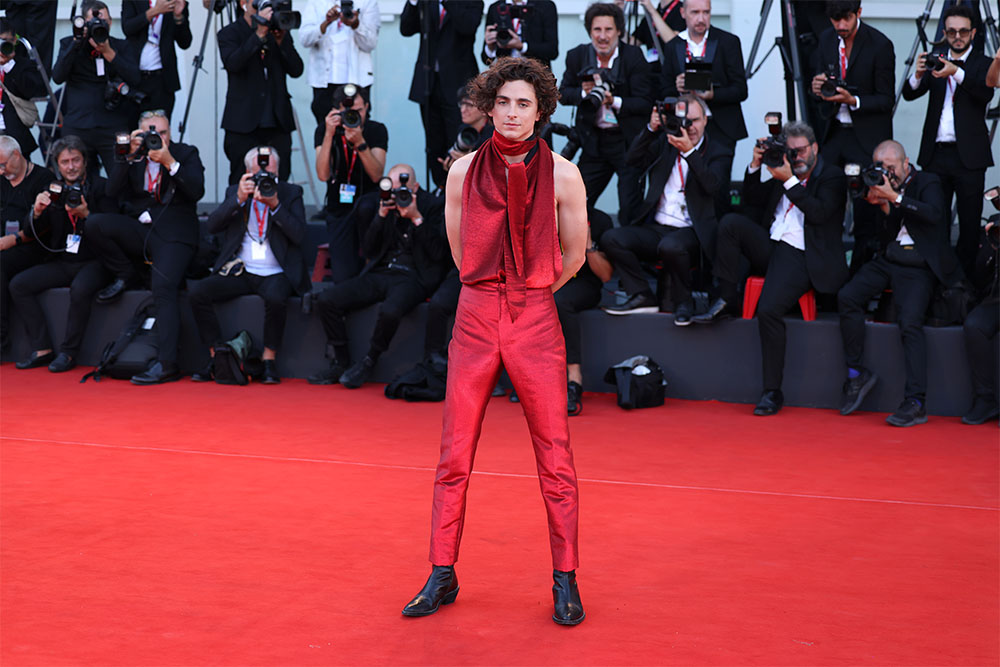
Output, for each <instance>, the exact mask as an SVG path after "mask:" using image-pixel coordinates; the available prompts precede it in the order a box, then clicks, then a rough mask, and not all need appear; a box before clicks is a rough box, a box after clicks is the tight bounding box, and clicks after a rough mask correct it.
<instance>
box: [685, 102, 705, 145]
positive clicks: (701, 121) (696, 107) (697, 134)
mask: <svg viewBox="0 0 1000 667" xmlns="http://www.w3.org/2000/svg"><path fill="white" fill-rule="evenodd" d="M687 114H688V115H687V117H688V120H690V121H691V127H689V128H687V135H688V139H690V140H691V143H692V144H697V143H698V142H699V141H701V138H702V136H704V134H705V126H706V125H707V124H708V118H706V117H705V112H704V111H702V110H701V105H700V104H698V103H695V104H689V105H688V108H687Z"/></svg>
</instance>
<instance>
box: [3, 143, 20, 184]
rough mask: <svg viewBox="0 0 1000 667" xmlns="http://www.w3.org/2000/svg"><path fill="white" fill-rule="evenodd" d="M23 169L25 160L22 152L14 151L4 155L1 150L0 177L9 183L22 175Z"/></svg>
mask: <svg viewBox="0 0 1000 667" xmlns="http://www.w3.org/2000/svg"><path fill="white" fill-rule="evenodd" d="M23 167H24V158H22V157H21V153H20V151H17V150H14V151H11V152H10V153H4V152H3V151H2V150H0V175H2V176H3V177H4V178H6V179H7V180H8V181H11V180H14V178H15V177H16V176H17V175H18V174H20V173H21V171H22V169H23Z"/></svg>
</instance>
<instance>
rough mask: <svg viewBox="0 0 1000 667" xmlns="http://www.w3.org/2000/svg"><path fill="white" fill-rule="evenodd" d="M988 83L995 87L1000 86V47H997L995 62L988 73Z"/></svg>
mask: <svg viewBox="0 0 1000 667" xmlns="http://www.w3.org/2000/svg"><path fill="white" fill-rule="evenodd" d="M986 85H987V86H992V87H993V88H1000V48H998V49H997V52H996V54H995V55H994V56H993V62H992V63H991V64H990V69H989V71H988V72H987V73H986Z"/></svg>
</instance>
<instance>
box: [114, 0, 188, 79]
mask: <svg viewBox="0 0 1000 667" xmlns="http://www.w3.org/2000/svg"><path fill="white" fill-rule="evenodd" d="M148 9H149V2H147V0H122V32H124V33H125V41H126V42H128V44H129V47H131V49H132V51H133V52H134V53H135V55H136V57H137V58H140V57H141V56H142V49H143V47H144V46H145V45H146V39H147V36H148V35H149V21H148V20H147V19H146V10H148ZM160 16H161V17H162V18H161V20H160V61H161V62H162V63H163V76H164V78H165V79H166V82H167V85H168V86H169V87H170V90H172V91H178V90H180V88H181V80H180V78H179V77H178V76H177V52H176V51H174V44H176V45H177V46H179V47H181V48H182V49H186V48H188V47H189V46H191V24H190V22H189V20H188V7H187V6H186V5H185V6H184V14H183V16H184V20H183V21H182V22H181V23H180V24H177V23H176V22H175V21H174V15H173V14H172V13H171V12H167V13H166V14H160Z"/></svg>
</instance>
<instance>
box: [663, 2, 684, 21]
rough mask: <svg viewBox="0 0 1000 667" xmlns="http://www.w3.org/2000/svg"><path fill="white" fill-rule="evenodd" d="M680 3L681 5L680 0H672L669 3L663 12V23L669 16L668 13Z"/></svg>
mask: <svg viewBox="0 0 1000 667" xmlns="http://www.w3.org/2000/svg"><path fill="white" fill-rule="evenodd" d="M680 3H681V0H674V1H673V2H671V3H670V5H669V6H668V7H667V8H666V10H664V12H663V20H664V21H666V20H667V16H669V15H670V12H672V11H674V7H676V6H677V5H679V4H680Z"/></svg>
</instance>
